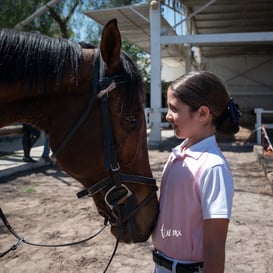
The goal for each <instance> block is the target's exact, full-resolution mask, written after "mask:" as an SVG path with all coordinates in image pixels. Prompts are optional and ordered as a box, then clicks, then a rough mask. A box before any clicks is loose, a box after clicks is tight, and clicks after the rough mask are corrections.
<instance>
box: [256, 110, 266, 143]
mask: <svg viewBox="0 0 273 273" xmlns="http://www.w3.org/2000/svg"><path fill="white" fill-rule="evenodd" d="M263 110H264V109H263V108H255V113H256V124H255V129H256V131H257V144H258V145H261V144H262V137H261V134H262V112H263Z"/></svg>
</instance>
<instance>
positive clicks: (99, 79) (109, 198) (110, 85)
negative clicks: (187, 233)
mask: <svg viewBox="0 0 273 273" xmlns="http://www.w3.org/2000/svg"><path fill="white" fill-rule="evenodd" d="M128 81H129V79H128V77H126V76H125V75H114V76H111V77H106V76H105V72H104V63H103V60H102V58H101V54H100V52H99V50H97V49H95V58H94V71H93V80H92V87H93V92H94V93H95V94H96V95H94V94H93V95H92V96H91V98H90V101H89V102H88V105H87V107H86V109H85V110H84V112H83V113H82V114H81V116H80V118H79V119H78V121H77V122H76V124H74V126H73V127H72V129H71V130H70V131H69V132H68V134H67V135H66V137H65V138H64V140H63V142H62V143H61V144H60V145H59V147H58V148H57V149H56V150H55V151H54V153H53V155H52V157H57V156H58V155H59V154H60V153H61V151H62V150H63V148H64V147H65V146H66V145H67V144H68V143H69V142H70V140H71V139H72V138H73V136H74V135H75V133H76V132H77V131H78V130H79V129H80V127H81V126H82V124H83V123H84V122H85V120H86V119H87V117H88V116H89V114H90V112H91V110H92V109H93V107H94V105H95V102H96V99H97V98H99V99H100V100H101V110H102V119H103V130H104V168H105V170H107V171H109V174H110V175H109V176H108V177H106V178H103V179H102V180H100V181H98V182H97V183H95V184H94V185H92V186H91V187H89V188H87V189H84V190H82V191H80V192H79V193H77V196H78V198H81V197H83V196H86V195H88V196H91V197H94V196H95V195H96V194H97V193H99V192H101V191H106V193H105V196H104V201H105V204H106V205H107V207H108V208H109V210H110V216H109V217H106V216H104V218H105V219H104V226H103V227H102V228H101V229H100V230H99V231H98V232H97V233H95V235H92V236H90V237H88V238H87V239H84V240H80V241H77V242H72V243H65V244H59V245H46V244H36V243H31V242H29V241H27V240H25V239H24V238H22V237H20V236H19V235H18V234H17V233H16V232H15V230H14V229H13V228H12V227H11V225H10V224H9V222H8V220H7V218H6V217H5V215H4V213H3V211H2V209H1V208H0V218H1V219H2V221H3V223H4V225H5V226H6V227H7V229H8V230H9V232H10V233H11V234H12V235H13V236H15V237H16V238H17V240H18V241H17V242H16V243H15V244H14V245H13V246H12V247H10V248H9V249H8V250H7V251H5V252H2V253H0V257H3V256H4V255H6V254H7V253H8V252H10V251H11V250H15V249H17V246H18V245H20V244H21V243H25V244H29V245H33V246H41V247H64V246H71V245H75V244H79V243H83V242H86V241H88V240H90V239H92V238H94V237H96V236H97V235H98V234H100V233H101V232H102V231H103V230H104V228H105V227H106V225H107V222H108V221H109V222H110V223H111V225H115V226H118V227H119V233H118V234H117V240H116V244H115V248H114V251H113V253H112V256H111V258H110V260H109V262H108V264H107V266H106V268H105V270H104V272H106V271H107V269H108V267H109V265H110V263H111V261H112V259H113V257H114V255H115V253H116V250H117V247H118V244H119V239H120V236H121V231H122V225H123V224H124V223H125V222H126V221H127V220H129V218H130V217H131V216H133V215H134V214H135V213H136V212H137V211H138V210H139V209H141V208H142V207H143V206H145V205H146V204H147V203H148V202H149V201H150V200H151V198H152V197H153V196H154V194H156V191H157V186H156V181H155V179H154V178H151V177H145V176H139V175H134V174H124V173H120V172H119V170H120V165H119V161H118V158H117V151H116V144H115V139H114V135H113V128H112V123H111V120H110V116H109V105H108V99H109V97H108V93H109V92H110V91H111V90H113V89H114V88H115V87H116V85H118V84H122V83H124V82H128ZM124 183H133V184H142V185H147V186H150V187H152V190H151V192H150V193H149V194H148V196H147V197H146V198H144V199H143V200H142V201H141V202H140V203H139V204H138V203H137V200H136V197H135V196H134V193H132V191H130V189H129V188H128V187H127V186H126V185H125V184H124Z"/></svg>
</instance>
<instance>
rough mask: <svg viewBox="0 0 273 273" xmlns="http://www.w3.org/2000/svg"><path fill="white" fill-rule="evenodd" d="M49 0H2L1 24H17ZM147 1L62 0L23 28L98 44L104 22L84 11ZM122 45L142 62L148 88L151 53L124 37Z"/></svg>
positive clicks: (140, 64)
mask: <svg viewBox="0 0 273 273" xmlns="http://www.w3.org/2000/svg"><path fill="white" fill-rule="evenodd" d="M48 2H49V0H27V1H26V0H0V7H1V8H0V27H9V28H13V27H15V25H17V24H18V23H20V22H22V21H23V20H25V19H26V18H28V17H29V16H30V15H32V14H33V13H34V12H35V11H37V10H38V9H39V8H41V7H42V6H44V5H45V4H47V3H48ZM143 2H146V1H144V0H62V1H60V2H59V3H58V4H56V5H55V6H54V7H52V8H49V9H48V11H47V12H45V13H44V14H42V15H41V16H39V17H36V18H35V19H34V20H33V21H31V22H30V23H29V24H27V25H25V26H23V27H22V29H21V30H23V31H34V32H39V33H42V34H45V35H48V36H51V37H63V38H70V39H73V40H77V41H79V40H84V41H87V42H91V43H93V44H95V45H96V44H98V42H99V37H100V33H101V29H102V26H99V25H98V24H97V23H96V22H94V21H92V20H91V19H90V18H88V17H87V16H86V15H84V13H83V12H84V11H88V10H94V9H103V8H109V7H118V6H124V5H130V4H137V3H143ZM122 49H123V50H124V51H126V52H127V53H128V54H129V55H130V56H132V58H133V59H134V60H135V62H136V63H138V65H139V67H140V69H141V71H142V74H143V78H144V79H145V83H146V84H145V85H146V86H147V87H146V89H147V90H149V87H148V86H149V83H150V76H149V73H148V69H147V68H148V67H149V65H150V61H149V60H150V59H149V58H147V55H146V54H145V53H144V52H142V51H141V50H140V49H138V48H137V47H136V46H135V45H133V44H131V43H129V42H128V41H123V43H122Z"/></svg>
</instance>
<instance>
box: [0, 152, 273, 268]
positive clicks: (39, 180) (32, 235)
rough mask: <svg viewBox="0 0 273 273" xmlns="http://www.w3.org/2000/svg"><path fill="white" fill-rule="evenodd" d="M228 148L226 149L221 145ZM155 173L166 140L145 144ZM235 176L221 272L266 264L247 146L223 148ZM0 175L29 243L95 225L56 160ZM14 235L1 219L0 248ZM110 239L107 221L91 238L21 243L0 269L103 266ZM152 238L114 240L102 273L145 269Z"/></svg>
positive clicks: (264, 226) (268, 256) (6, 201)
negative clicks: (72, 243)
mask: <svg viewBox="0 0 273 273" xmlns="http://www.w3.org/2000/svg"><path fill="white" fill-rule="evenodd" d="M227 150H229V151H227ZM149 153H150V162H151V167H152V170H153V174H154V176H155V177H156V178H157V181H158V184H160V174H161V171H162V168H163V164H164V162H165V160H166V159H167V157H168V155H169V148H164V147H163V148H161V149H158V150H150V151H149ZM224 154H225V156H226V157H227V159H228V161H229V163H230V166H231V169H232V171H233V174H234V177H235V189H236V191H235V197H234V207H233V218H232V220H231V223H230V228H229V234H228V240H227V247H226V249H227V254H226V271H225V272H227V273H251V272H255V273H269V272H272V268H273V196H272V189H271V187H270V186H269V183H268V181H267V179H266V177H265V175H264V171H263V170H262V168H261V167H260V165H259V164H258V163H257V160H256V156H255V154H254V153H253V152H252V149H250V150H248V149H243V151H242V149H239V151H238V149H234V151H230V149H224ZM4 182H5V183H0V193H1V201H0V206H1V208H2V209H3V211H4V212H5V213H6V215H7V217H8V220H9V222H10V223H11V225H12V226H13V227H14V228H15V230H16V231H17V233H19V234H20V235H21V236H23V237H24V238H25V239H26V240H29V241H33V242H36V243H49V244H55V243H64V242H70V241H73V240H79V239H83V238H86V237H88V236H90V235H91V234H93V233H95V232H96V231H98V229H99V228H100V226H101V225H102V224H103V219H102V218H101V217H100V216H98V215H97V212H96V209H95V207H94V205H93V202H92V199H89V198H82V199H77V197H76V193H77V192H78V191H79V190H80V189H81V185H80V184H79V183H78V182H76V181H75V180H74V179H72V178H71V177H69V176H67V175H66V174H65V173H63V172H61V171H60V170H59V169H58V168H56V167H54V168H52V167H51V168H44V169H40V170H38V171H36V172H35V173H32V174H21V175H20V176H14V177H9V178H8V179H6V181H4ZM14 242H15V239H14V237H12V236H11V235H10V234H9V233H8V232H7V230H6V228H5V227H4V226H3V224H2V223H0V252H2V251H4V250H5V249H7V248H8V247H9V246H10V245H12V244H13V243H14ZM114 244H115V240H114V238H113V236H112V235H110V232H109V228H107V229H106V230H105V231H104V232H103V233H102V234H100V235H99V236H98V237H97V238H95V239H94V240H92V241H89V242H87V243H83V244H81V245H76V246H72V247H65V248H41V247H33V246H28V245H25V244H22V245H20V246H19V247H18V249H17V250H16V251H12V252H10V253H9V254H8V255H6V256H5V257H3V258H0V272H1V273H15V272H16V273H32V272H35V273H49V272H50V273H57V272H65V273H86V272H90V273H102V272H103V270H104V268H105V266H106V264H107V262H108V260H109V257H110V256H111V253H112V251H113V248H114ZM151 250H152V243H151V240H149V241H147V242H145V243H141V244H136V245H125V244H121V245H120V246H119V248H118V251H117V254H116V256H115V258H114V260H113V262H112V264H111V265H110V267H109V270H108V271H107V272H109V273H117V272H119V273H133V272H138V273H139V272H141V273H151V272H152V268H153V263H152V257H151Z"/></svg>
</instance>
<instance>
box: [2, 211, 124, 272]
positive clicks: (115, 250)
mask: <svg viewBox="0 0 273 273" xmlns="http://www.w3.org/2000/svg"><path fill="white" fill-rule="evenodd" d="M117 211H118V214H119V217H120V216H121V215H120V210H119V209H118V210H117ZM0 218H1V220H2V221H3V223H4V225H5V226H6V228H7V229H8V231H9V232H10V233H11V234H12V235H13V236H14V237H15V238H16V239H17V242H16V243H15V244H13V245H12V246H11V247H10V248H8V249H7V250H6V251H4V252H0V258H2V257H4V256H5V255H6V254H8V253H9V252H10V251H12V250H16V249H17V247H18V246H19V245H20V244H21V243H24V244H27V245H31V246H39V247H67V246H73V245H77V244H82V243H85V242H87V241H89V240H91V239H93V238H95V237H96V236H98V235H99V234H100V233H101V232H102V231H103V230H104V229H105V228H106V227H107V223H108V219H107V218H105V219H104V225H103V227H102V228H101V229H100V230H99V231H98V232H96V233H95V234H94V235H91V236H89V237H88V238H86V239H83V240H80V241H75V242H71V243H64V244H56V245H53V244H37V243H32V242H29V241H27V240H25V239H24V238H23V237H21V236H20V235H18V233H17V232H16V231H15V230H14V229H13V227H12V226H11V225H10V224H9V222H8V220H7V217H6V216H5V214H4V212H3V210H2V209H1V208H0ZM118 219H120V218H118ZM119 226H120V229H119V233H118V236H117V240H116V243H115V247H114V250H113V253H112V255H111V257H110V259H109V261H108V263H107V266H106V267H105V269H104V271H103V273H105V272H106V271H107V270H108V268H109V266H110V264H111V262H112V260H113V258H114V256H115V255H116V252H117V249H118V245H119V241H120V236H121V222H120V223H119Z"/></svg>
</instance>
